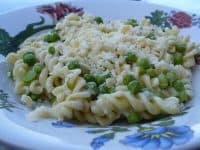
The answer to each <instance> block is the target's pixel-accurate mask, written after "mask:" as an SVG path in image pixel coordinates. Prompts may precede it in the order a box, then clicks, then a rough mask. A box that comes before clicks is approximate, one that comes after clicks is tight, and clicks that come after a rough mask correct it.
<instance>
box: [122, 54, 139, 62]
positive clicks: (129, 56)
mask: <svg viewBox="0 0 200 150" xmlns="http://www.w3.org/2000/svg"><path fill="white" fill-rule="evenodd" d="M125 60H126V62H127V63H130V64H132V63H133V62H136V61H137V56H136V54H135V53H133V52H127V53H126V54H125Z"/></svg>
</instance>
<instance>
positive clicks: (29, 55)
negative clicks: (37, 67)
mask: <svg viewBox="0 0 200 150" xmlns="http://www.w3.org/2000/svg"><path fill="white" fill-rule="evenodd" d="M36 61H37V59H36V57H35V54H34V53H33V52H26V53H25V54H24V55H23V62H24V63H25V64H27V65H29V66H32V65H34V64H35V63H36Z"/></svg>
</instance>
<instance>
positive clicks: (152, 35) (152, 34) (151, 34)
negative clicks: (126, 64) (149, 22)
mask: <svg viewBox="0 0 200 150" xmlns="http://www.w3.org/2000/svg"><path fill="white" fill-rule="evenodd" d="M146 38H148V39H151V40H155V39H156V36H155V34H154V33H153V32H151V33H149V34H148V35H147V36H146Z"/></svg>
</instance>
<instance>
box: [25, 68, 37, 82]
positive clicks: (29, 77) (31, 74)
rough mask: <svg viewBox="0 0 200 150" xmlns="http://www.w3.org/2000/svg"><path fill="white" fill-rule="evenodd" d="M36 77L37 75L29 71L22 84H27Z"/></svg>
mask: <svg viewBox="0 0 200 150" xmlns="http://www.w3.org/2000/svg"><path fill="white" fill-rule="evenodd" d="M36 77H37V73H36V72H35V71H34V70H29V71H28V72H27V73H26V74H25V76H24V78H23V80H24V82H27V83H29V82H31V81H33V80H35V79H36Z"/></svg>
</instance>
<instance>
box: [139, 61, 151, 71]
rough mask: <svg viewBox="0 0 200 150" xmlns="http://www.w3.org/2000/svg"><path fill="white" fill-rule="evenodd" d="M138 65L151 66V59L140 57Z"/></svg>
mask: <svg viewBox="0 0 200 150" xmlns="http://www.w3.org/2000/svg"><path fill="white" fill-rule="evenodd" d="M137 65H138V66H139V67H142V68H144V69H148V68H150V63H149V60H148V59H147V58H139V59H137Z"/></svg>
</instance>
